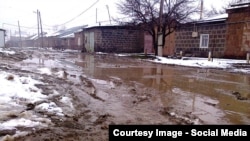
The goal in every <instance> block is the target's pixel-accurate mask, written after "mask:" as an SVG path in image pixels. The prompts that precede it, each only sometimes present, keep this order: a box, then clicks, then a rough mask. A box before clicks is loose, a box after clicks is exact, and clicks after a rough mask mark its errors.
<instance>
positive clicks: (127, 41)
mask: <svg viewBox="0 0 250 141" xmlns="http://www.w3.org/2000/svg"><path fill="white" fill-rule="evenodd" d="M83 36H84V50H85V51H87V52H109V53H142V52H143V48H144V39H143V38H144V32H143V31H141V30H138V29H133V28H132V27H127V26H95V27H90V28H86V29H84V30H83Z"/></svg>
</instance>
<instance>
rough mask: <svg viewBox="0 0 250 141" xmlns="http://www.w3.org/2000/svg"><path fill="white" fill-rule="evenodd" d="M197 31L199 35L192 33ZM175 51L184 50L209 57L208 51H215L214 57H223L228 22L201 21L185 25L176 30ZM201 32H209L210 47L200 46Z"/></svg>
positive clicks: (197, 55)
mask: <svg viewBox="0 0 250 141" xmlns="http://www.w3.org/2000/svg"><path fill="white" fill-rule="evenodd" d="M193 32H197V33H198V36H197V37H192V33H193ZM175 34H176V41H175V47H176V48H175V51H176V53H179V52H180V51H182V52H183V53H184V54H185V55H188V56H191V55H192V56H196V57H207V56H208V52H209V51H212V52H213V57H223V56H224V51H225V44H226V24H225V22H224V21H221V22H213V23H200V24H196V25H194V24H189V25H183V26H182V27H181V28H179V29H178V30H176V33H175ZM200 34H209V47H208V48H201V47H200Z"/></svg>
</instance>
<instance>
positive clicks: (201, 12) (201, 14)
mask: <svg viewBox="0 0 250 141" xmlns="http://www.w3.org/2000/svg"><path fill="white" fill-rule="evenodd" d="M203 5H204V3H203V0H201V11H200V20H201V19H202V17H203Z"/></svg>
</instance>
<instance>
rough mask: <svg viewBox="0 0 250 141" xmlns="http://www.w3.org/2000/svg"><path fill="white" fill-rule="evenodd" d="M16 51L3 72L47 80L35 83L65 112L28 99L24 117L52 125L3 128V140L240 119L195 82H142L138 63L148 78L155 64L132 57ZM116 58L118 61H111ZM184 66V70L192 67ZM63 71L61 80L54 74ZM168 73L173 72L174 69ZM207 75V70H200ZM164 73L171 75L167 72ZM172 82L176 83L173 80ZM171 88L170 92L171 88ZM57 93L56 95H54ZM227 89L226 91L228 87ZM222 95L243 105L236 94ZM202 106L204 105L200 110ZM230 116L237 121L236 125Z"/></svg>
mask: <svg viewBox="0 0 250 141" xmlns="http://www.w3.org/2000/svg"><path fill="white" fill-rule="evenodd" d="M15 51H16V52H17V53H16V54H15V55H5V54H1V55H0V60H1V61H0V70H1V71H6V72H10V73H13V74H18V75H21V76H30V77H32V78H33V79H36V80H40V81H42V82H44V83H45V84H42V85H37V87H38V88H40V89H42V91H43V94H46V95H48V96H49V97H50V98H49V99H48V101H51V102H54V103H56V104H57V105H58V106H59V107H61V108H62V109H63V113H64V116H57V115H54V114H51V113H50V112H47V111H39V110H38V109H36V105H38V104H39V103H29V105H28V104H27V103H26V106H27V107H28V106H30V107H31V108H30V109H26V111H25V114H26V116H27V115H30V114H31V115H36V116H38V117H46V118H48V119H49V120H50V121H51V123H50V126H47V127H37V128H28V127H18V128H17V129H16V130H15V131H13V130H2V131H1V130H0V137H2V140H17V141H33V140H36V141H51V140H53V141H54V140H55V141H56V140H60V141H63V140H65V141H70V140H72V141H76V140H81V141H92V140H93V141H97V140H98V141H105V140H108V127H109V125H110V124H210V123H212V124H222V123H223V124H235V123H238V120H239V119H237V118H235V117H234V118H231V117H230V115H228V114H227V113H225V111H224V110H223V109H222V108H221V104H225V103H223V101H220V98H218V99H219V100H218V99H215V98H214V97H213V96H212V98H211V95H200V93H199V91H195V90H194V89H195V86H194V85H188V86H187V85H186V86H185V87H188V88H189V90H194V91H186V90H185V89H183V88H180V87H178V86H175V82H173V81H167V82H166V81H163V80H164V79H162V78H163V77H162V76H159V77H160V80H161V82H164V83H161V85H156V84H158V83H159V82H157V81H158V80H154V81H152V82H151V81H148V80H147V79H146V80H144V79H142V77H140V80H138V78H137V77H138V76H140V74H137V73H138V72H137V71H135V69H138V66H137V65H139V64H140V65H141V66H144V68H145V67H146V68H147V69H146V70H145V72H144V74H148V75H144V77H146V78H148V79H151V77H155V78H156V77H158V76H157V75H155V76H154V75H152V74H151V73H150V72H151V68H152V67H155V65H153V64H152V63H148V62H143V61H141V60H133V63H132V64H131V63H129V62H130V61H131V60H130V59H129V58H125V60H124V59H121V60H119V59H118V57H117V56H113V55H96V56H94V57H93V56H92V57H91V56H89V55H86V54H81V53H80V52H71V51H68V52H67V51H55V50H50V49H48V50H44V49H22V50H19V49H15ZM112 60H116V62H118V63H116V64H115V63H112ZM128 60H130V61H128ZM94 62H95V63H94ZM125 62H127V63H125ZM37 68H49V69H50V70H51V72H52V74H42V73H38V72H37ZM124 68H125V69H128V70H127V72H126V73H124V72H123V71H121V69H124ZM185 69H186V70H185ZM185 69H184V71H187V70H188V69H187V68H185ZM147 70H149V72H147ZM177 70H180V68H177ZM59 71H63V72H64V73H63V77H62V78H59V77H57V75H56V74H57V72H59ZM202 71H203V70H202ZM156 72H157V70H155V73H156ZM169 73H174V72H173V70H172V71H170V72H168V74H169ZM149 74H150V75H149ZM161 74H162V72H161ZM203 74H205V73H201V75H203ZM216 74H217V75H220V73H216ZM177 76H178V75H177ZM177 76H176V77H177ZM164 77H167V78H168V80H169V78H170V79H171V77H169V76H164ZM187 78H188V77H187ZM248 79H249V78H248ZM185 81H187V82H188V84H190V83H192V82H193V81H195V80H194V79H192V78H188V79H187V80H185ZM170 82H173V83H174V84H169V83H170ZM248 82H249V81H248ZM170 86H171V91H169V90H167V89H169V87H170ZM157 87H158V88H157ZM183 87H184V86H183ZM243 89H245V90H246V91H248V90H249V89H247V88H243ZM54 91H56V92H57V93H58V94H57V95H54ZM212 91H213V90H212ZM218 91H222V90H221V89H219V90H218ZM163 93H164V94H166V93H168V95H164V94H163ZM223 93H227V91H226V90H224V91H223ZM64 96H66V97H69V98H70V99H72V102H73V103H72V105H70V104H67V103H62V102H61V101H60V99H61V98H62V97H64ZM248 96H249V95H246V96H245V98H246V100H245V101H244V103H241V105H242V107H244V106H248V107H250V103H249V100H248V98H249V97H248ZM217 97H218V96H217ZM221 97H224V98H225V99H229V100H228V101H232V100H234V101H236V102H237V103H239V100H237V99H235V97H233V96H228V95H222V96H221ZM194 99H196V100H194ZM192 102H196V104H192ZM240 102H241V101H240ZM200 106H203V108H204V109H203V110H201V109H198V107H200ZM229 107H230V105H229ZM194 109H195V110H194ZM246 111H247V109H246ZM242 112H243V113H244V111H242ZM230 114H231V113H230ZM244 114H245V115H244V116H245V121H244V122H245V123H244V122H243V123H242V124H246V123H250V120H249V119H250V113H249V112H248V113H246V112H245V113H244ZM247 114H248V115H247ZM20 116H23V115H21V113H16V114H15V115H13V116H9V119H12V118H18V117H20ZM232 119H235V123H234V122H233V120H232ZM19 131H21V132H23V135H18V136H15V134H16V133H17V132H19ZM8 135H9V136H8ZM12 135H13V136H12Z"/></svg>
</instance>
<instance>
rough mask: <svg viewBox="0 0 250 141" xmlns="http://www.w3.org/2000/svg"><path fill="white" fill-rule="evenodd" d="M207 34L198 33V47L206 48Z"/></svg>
mask: <svg viewBox="0 0 250 141" xmlns="http://www.w3.org/2000/svg"><path fill="white" fill-rule="evenodd" d="M208 44H209V34H201V35H200V48H208Z"/></svg>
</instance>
